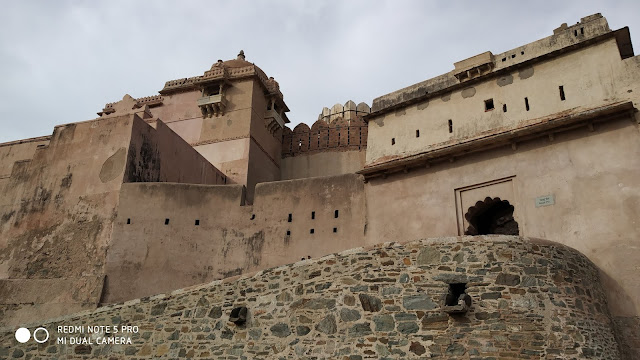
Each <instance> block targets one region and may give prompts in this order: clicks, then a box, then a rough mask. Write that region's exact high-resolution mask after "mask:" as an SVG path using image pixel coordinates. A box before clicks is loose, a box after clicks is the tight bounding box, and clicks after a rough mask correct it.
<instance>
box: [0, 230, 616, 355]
mask: <svg viewBox="0 0 640 360" xmlns="http://www.w3.org/2000/svg"><path fill="white" fill-rule="evenodd" d="M461 284H465V285H461ZM465 294H466V295H468V298H470V299H471V305H470V306H468V303H465V301H460V302H458V301H457V299H458V298H460V299H462V300H465V299H468V298H467V296H466V295H465ZM447 304H448V305H450V306H445V305H447ZM242 307H246V322H243V321H244V320H245V316H244V309H242ZM234 310H235V311H234ZM456 312H457V313H456ZM232 313H233V318H232V320H234V321H235V322H232V321H230V315H232ZM40 326H41V327H44V328H46V329H47V330H48V331H49V333H50V335H51V336H50V339H49V340H48V341H45V342H44V343H42V344H38V343H37V342H35V341H34V340H33V338H32V339H30V340H29V341H27V342H26V343H24V344H20V343H18V342H17V341H16V338H15V337H14V333H15V331H16V329H14V328H12V329H3V331H2V338H1V346H0V358H18V359H26V358H30V359H52V358H65V359H67V358H69V359H70V358H74V359H86V358H104V359H111V358H114V359H121V358H133V359H148V358H154V357H161V358H185V357H186V358H190V357H193V358H198V359H202V358H206V359H348V360H357V359H411V358H433V357H435V358H441V359H507V358H517V359H556V358H562V359H566V358H571V359H574V358H580V359H582V358H597V359H619V352H618V346H617V343H616V340H615V338H614V335H613V332H612V330H611V319H610V316H609V314H608V311H607V304H606V299H605V294H604V292H603V289H602V286H601V284H600V280H599V277H598V270H597V269H596V267H595V266H594V265H593V264H592V263H591V262H590V261H589V260H588V259H587V258H586V257H585V256H583V255H582V254H580V253H578V252H577V251H575V250H573V249H571V248H568V247H566V246H563V245H560V244H556V243H550V242H546V241H542V240H534V239H526V238H519V237H512V236H474V237H471V236H465V237H450V238H438V239H428V240H420V241H414V242H410V243H404V244H402V243H384V244H379V245H376V246H373V247H371V248H356V249H352V250H349V251H345V252H342V253H339V254H334V255H329V256H325V257H322V258H320V259H312V260H303V261H299V262H297V263H294V264H290V265H286V266H281V267H278V268H273V269H269V270H264V271H260V272H258V273H255V274H252V275H243V276H238V277H234V278H228V279H225V280H221V281H215V282H212V283H208V284H204V285H200V286H196V287H191V288H187V289H182V290H179V291H175V292H173V293H171V294H166V295H157V296H153V297H150V298H143V299H139V300H133V301H129V302H126V303H124V304H117V305H111V306H105V307H102V308H99V309H97V310H95V311H92V312H83V313H78V314H74V315H71V316H66V317H63V318H58V319H53V320H50V321H47V322H44V323H40V324H25V325H24V327H27V328H28V329H29V330H30V332H33V331H34V330H35V329H36V328H37V327H40ZM63 326H65V327H66V328H62V327H63ZM89 327H91V329H92V330H91V333H89V331H88V330H89ZM105 329H117V330H118V332H117V333H116V332H115V331H114V330H105ZM43 334H44V332H43V331H40V332H39V333H38V334H37V338H38V339H39V340H43V336H44V335H43ZM64 342H66V344H64ZM72 343H73V344H72Z"/></svg>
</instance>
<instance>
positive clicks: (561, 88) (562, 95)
mask: <svg viewBox="0 0 640 360" xmlns="http://www.w3.org/2000/svg"><path fill="white" fill-rule="evenodd" d="M558 89H559V90H560V100H562V101H564V99H565V97H564V86H562V85H561V86H560V87H558Z"/></svg>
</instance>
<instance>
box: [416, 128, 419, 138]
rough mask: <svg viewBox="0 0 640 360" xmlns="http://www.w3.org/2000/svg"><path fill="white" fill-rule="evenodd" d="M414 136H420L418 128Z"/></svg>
mask: <svg viewBox="0 0 640 360" xmlns="http://www.w3.org/2000/svg"><path fill="white" fill-rule="evenodd" d="M416 137H417V138H418V137H420V130H416Z"/></svg>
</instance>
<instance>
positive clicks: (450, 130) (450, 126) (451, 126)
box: [449, 120, 453, 134]
mask: <svg viewBox="0 0 640 360" xmlns="http://www.w3.org/2000/svg"><path fill="white" fill-rule="evenodd" d="M452 132H453V121H451V120H449V134H451V133H452Z"/></svg>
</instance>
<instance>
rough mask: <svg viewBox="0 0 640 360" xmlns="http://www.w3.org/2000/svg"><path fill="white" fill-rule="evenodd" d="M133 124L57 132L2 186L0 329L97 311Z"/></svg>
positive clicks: (91, 124)
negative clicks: (0, 325) (1, 325)
mask: <svg viewBox="0 0 640 360" xmlns="http://www.w3.org/2000/svg"><path fill="white" fill-rule="evenodd" d="M132 119H133V116H132V115H126V116H122V117H114V118H110V119H101V120H96V121H88V122H82V123H74V124H67V125H61V126H57V127H56V128H55V129H54V132H53V135H52V137H51V142H50V143H49V145H48V146H45V147H40V148H37V149H36V150H35V153H34V154H33V158H32V159H31V160H28V161H20V162H16V163H15V164H14V166H13V168H12V172H11V176H10V177H9V178H8V179H5V180H4V183H3V184H0V186H2V189H0V215H1V216H0V219H1V220H0V288H3V289H5V290H7V291H0V313H2V317H1V318H2V323H3V324H7V323H19V322H21V321H26V320H34V319H36V318H38V317H44V316H45V314H46V316H48V317H51V316H57V315H62V314H67V313H70V312H74V311H79V310H82V309H87V308H94V307H95V306H96V305H97V303H98V301H99V296H100V292H101V290H102V285H103V276H102V275H103V274H102V272H103V264H104V258H105V254H106V247H107V245H108V242H109V240H110V238H111V229H112V226H111V223H112V221H113V219H114V218H115V209H116V205H117V203H118V198H119V189H120V185H121V184H122V179H123V174H124V168H125V164H126V158H127V151H126V149H127V148H128V144H129V141H130V135H131V128H132ZM69 289H77V290H76V292H75V293H73V294H65V292H67V291H69ZM38 291H41V292H42V294H45V293H46V296H39V297H33V296H31V295H30V294H35V293H37V292H38Z"/></svg>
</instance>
